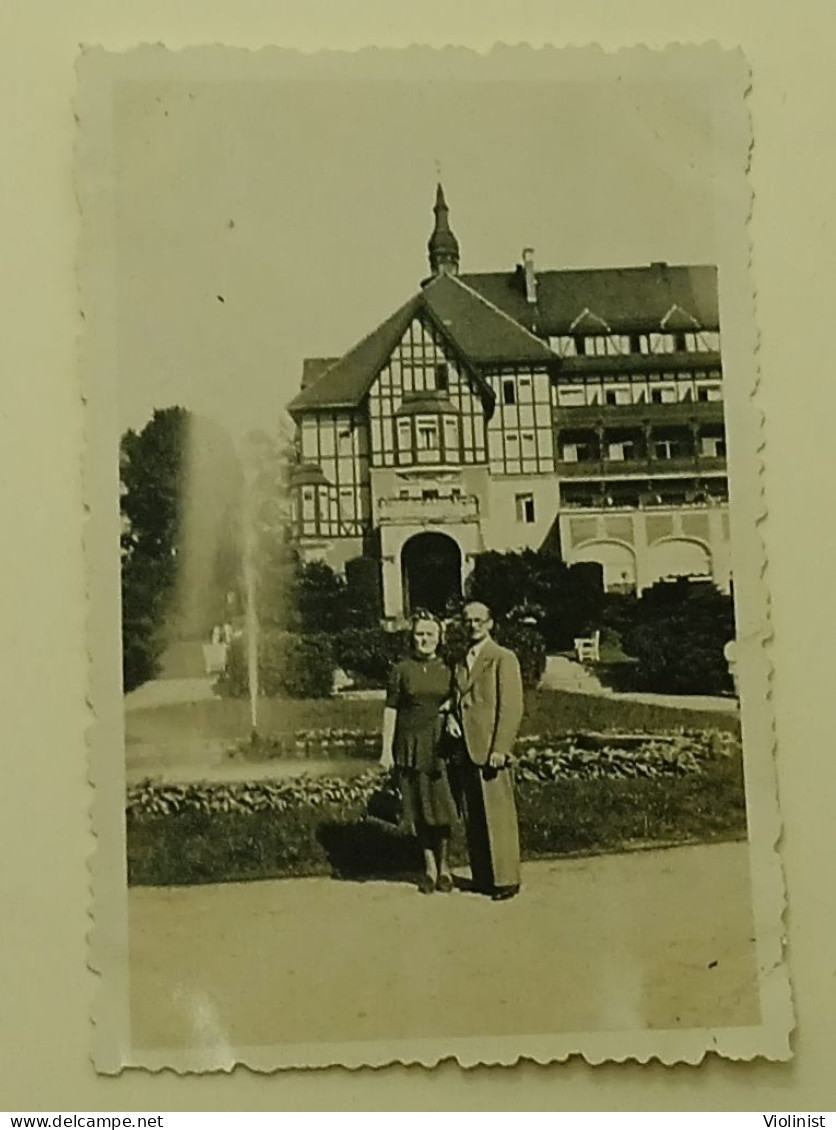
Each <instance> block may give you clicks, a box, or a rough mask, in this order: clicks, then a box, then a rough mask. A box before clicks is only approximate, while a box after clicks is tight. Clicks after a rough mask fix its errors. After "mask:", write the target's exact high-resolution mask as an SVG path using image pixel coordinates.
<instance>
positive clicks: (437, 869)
mask: <svg viewBox="0 0 836 1130" xmlns="http://www.w3.org/2000/svg"><path fill="white" fill-rule="evenodd" d="M440 642H441V624H440V623H439V621H438V620H437V619H436V618H435V616H433V615H432V613H430V612H423V611H422V612H416V613H415V615H414V616H413V617H412V655H411V656H410V657H409V658H408V659H402V660H401V662H400V663H396V664H395V666H394V668H393V669H392V675H391V678H390V680H389V690H388V692H387V695H386V708H385V710H384V712H383V756H382V757H381V764H382V765H383V766H384V767H390V766H392V765H394V768H395V773H396V776H397V781H398V787H399V789H400V792H401V799H402V801H403V810H404V821H405V823H406V824H407V826H408V827H409V829H410V831H412V832H414V833H415V835H417V837H418V841H419V843H420V844H421V848H422V849H423V852H424V869H425V873H424V875H423V876H422V877H421V881H420V883H419V884H418V889H419V890H420V891H421V892H422V893H423V894H430V893H431V892H432V891H436V890H437V891H452V889H453V879H452V876H451V875H450V865H449V862H448V857H447V848H448V844H449V842H450V827H451V825H452V823H453V821H454V820H455V818H456V810H455V805H454V802H453V795H452V793H451V791H450V784H449V781H448V779H447V766H446V764H445V762H444V761H443V759H442V758H441V756H440V753H439V743H440V739H441V734H442V729H443V718H442V715H441V714H440V713H439V711H440V708H441V707H442V705H443V704H445V703H446V702H447V701H448V699H449V697H450V686H451V682H450V680H451V673H450V669H449V667H448V666H447V664H446V663H445V662H444V660H443V659H441V658H440V657H439V656H438V655H437V651H438V645H439V643H440Z"/></svg>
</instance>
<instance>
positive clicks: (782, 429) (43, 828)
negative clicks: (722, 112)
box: [0, 0, 836, 1110]
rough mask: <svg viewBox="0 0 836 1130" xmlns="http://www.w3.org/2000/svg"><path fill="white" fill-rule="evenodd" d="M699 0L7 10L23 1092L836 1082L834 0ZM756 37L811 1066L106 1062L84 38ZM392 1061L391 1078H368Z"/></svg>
mask: <svg viewBox="0 0 836 1130" xmlns="http://www.w3.org/2000/svg"><path fill="white" fill-rule="evenodd" d="M689 8H690V6H689V5H686V4H684V3H680V2H678V0H676V2H669V3H668V4H666V5H664V6H663V5H659V4H656V3H650V2H645V0H642V2H638V0H632V2H631V4H630V5H629V12H628V11H627V10H626V9H627V6H626V5H624V6H623V5H620V4H616V3H614V2H613V3H595V2H591V0H584V2H583V3H578V4H573V3H562V4H561V5H560V6H559V8H558V6H556V5H552V4H539V3H533V2H532V3H527V4H521V5H517V6H515V7H514V9H513V10H508V9H507V6H506V5H504V4H493V3H485V2H484V0H483V2H481V3H478V4H477V3H465V2H460V3H448V4H446V5H445V4H441V3H436V2H435V0H426V2H425V3H424V4H423V5H422V6H421V7H420V9H418V8H411V7H408V6H407V5H405V4H401V3H393V2H391V0H390V2H389V3H385V4H384V3H381V4H378V5H372V4H360V3H350V2H345V3H344V4H342V5H340V6H339V7H334V6H333V5H331V4H330V3H311V2H310V0H309V2H308V3H306V4H304V5H302V4H295V3H294V4H291V3H285V4H282V5H281V6H274V9H275V10H272V11H268V10H267V7H266V6H265V5H262V4H252V5H249V4H247V3H246V2H243V3H242V2H239V3H237V4H236V5H235V7H234V10H232V9H231V8H230V6H229V5H227V4H221V3H212V4H210V3H208V2H205V0H204V2H203V3H201V4H200V5H198V4H197V3H191V2H189V3H182V4H180V5H179V6H178V9H177V11H176V12H172V11H169V10H168V6H167V5H162V4H159V5H158V4H154V3H147V4H145V5H143V7H142V9H141V11H140V10H138V9H137V10H134V6H132V5H130V4H129V3H125V2H123V0H118V2H117V0H109V2H108V3H107V4H93V3H86V4H85V3H81V2H78V3H67V4H65V5H63V6H59V5H58V4H55V5H46V4H39V3H30V4H28V5H27V6H26V7H25V8H24V6H23V4H22V2H21V0H15V3H13V4H11V5H7V7H5V8H4V9H3V11H2V13H0V43H2V48H0V49H2V51H3V62H4V66H3V69H2V72H0V74H1V76H2V77H0V82H2V83H3V86H4V94H5V105H6V107H7V113H6V115H5V116H4V122H3V129H4V131H6V132H7V133H8V134H9V135H10V136H8V137H4V145H3V153H4V155H5V158H6V164H5V170H4V172H5V176H4V177H3V178H2V183H0V193H2V194H3V207H2V209H0V222H2V224H3V227H4V229H5V230H4V231H3V244H2V245H3V247H4V249H5V255H4V267H5V270H4V272H3V277H2V282H0V286H2V288H3V298H4V302H3V306H2V310H3V315H4V316H3V320H2V321H3V332H2V336H1V337H0V358H2V363H3V369H2V371H3V396H2V399H0V420H2V444H0V451H2V459H3V467H4V471H5V475H4V488H5V489H4V491H3V494H2V498H3V514H4V518H5V521H4V523H3V528H4V534H5V536H4V538H3V539H2V558H0V567H2V574H1V575H2V576H3V578H4V582H5V584H4V589H3V592H4V600H3V606H2V617H3V619H2V623H3V626H4V629H5V631H4V633H3V635H4V641H5V644H6V647H5V649H4V658H3V674H4V676H5V678H4V680H3V687H4V690H5V691H6V693H5V694H4V696H3V700H4V703H5V706H6V709H5V710H4V711H3V714H2V717H3V738H4V741H3V748H4V750H6V751H7V756H6V761H5V764H6V779H5V782H4V784H5V788H4V789H3V800H2V804H3V828H4V833H5V836H6V843H7V845H9V846H7V850H6V852H5V853H4V866H3V868H2V872H0V878H2V883H3V888H2V889H3V899H4V902H3V905H4V909H5V910H6V914H5V915H4V931H3V938H4V942H3V947H4V952H3V959H4V960H3V969H4V973H5V974H6V976H5V977H4V981H5V982H6V985H5V986H4V1021H5V1023H4V1044H5V1045H6V1049H7V1050H6V1054H5V1057H4V1067H3V1076H4V1080H5V1085H4V1087H3V1092H4V1094H3V1100H4V1101H3V1105H5V1106H7V1107H8V1108H10V1109H32V1108H33V1107H34V1108H41V1109H65V1110H73V1109H76V1110H82V1109H88V1110H119V1109H121V1110H127V1109H131V1108H133V1109H145V1110H165V1109H178V1108H180V1109H201V1108H205V1109H233V1110H234V1109H248V1108H249V1109H284V1110H288V1109H302V1108H304V1107H306V1106H311V1107H313V1108H315V1109H324V1108H330V1109H347V1108H351V1107H354V1106H358V1107H363V1108H366V1109H368V1108H369V1107H377V1108H380V1109H397V1108H402V1109H403V1108H404V1107H406V1108H407V1109H416V1108H419V1109H420V1108H422V1107H423V1108H425V1109H431V1110H437V1109H444V1108H447V1109H454V1108H464V1109H502V1108H507V1109H521V1108H526V1107H527V1108H531V1109H561V1110H567V1109H573V1108H577V1109H595V1108H599V1109H618V1108H621V1109H624V1108H625V1107H626V1108H633V1109H636V1108H638V1109H647V1108H654V1107H657V1108H659V1109H668V1110H670V1109H676V1108H677V1107H679V1108H683V1109H700V1108H703V1109H715V1110H716V1109H734V1108H738V1109H752V1108H753V1107H756V1108H758V1109H791V1108H792V1109H796V1110H800V1109H815V1108H816V1107H817V1106H820V1107H825V1108H826V1107H827V1106H832V1105H833V1104H832V1098H831V1097H830V1096H831V1093H832V1092H831V1089H830V1088H829V1087H828V1082H829V1079H828V1072H829V1070H830V1062H831V1052H830V1046H831V1044H832V1033H833V1022H832V1019H831V1018H832V1015H833V1004H834V999H833V998H834V993H833V985H834V972H835V971H836V958H834V956H833V955H834V949H833V944H832V925H833V922H834V918H836V914H834V909H835V908H834V884H833V883H832V881H831V877H830V875H829V871H828V860H829V857H830V856H831V855H832V847H833V834H832V831H831V821H830V806H831V803H832V802H831V800H830V795H829V794H830V791H831V788H832V785H831V782H832V777H833V773H832V770H831V768H830V765H831V759H832V752H831V751H832V738H831V726H830V717H829V713H830V712H829V709H828V707H829V702H830V698H831V695H830V694H829V687H828V686H827V679H828V675H829V668H830V664H829V662H828V660H829V655H828V651H827V648H826V644H827V642H828V640H829V634H830V633H829V631H828V626H829V621H831V620H832V617H833V603H834V602H833V597H832V595H830V590H829V584H830V575H831V563H830V559H829V547H828V532H829V531H828V525H827V511H828V502H829V499H828V498H827V497H826V495H825V494H824V492H825V490H826V486H827V484H828V481H829V477H828V470H829V453H830V449H831V442H830V435H829V424H828V418H829V415H830V413H831V412H832V409H833V402H834V395H833V393H832V391H831V389H830V385H829V374H828V372H827V357H828V346H829V336H830V321H831V314H830V309H829V300H830V285H829V281H830V280H829V267H830V259H831V255H830V250H831V248H830V247H829V246H828V241H830V242H831V243H832V235H831V234H830V232H829V230H828V219H829V217H828V213H827V209H828V208H829V205H830V203H831V199H832V197H833V191H832V185H833V160H834V159H833V157H832V156H831V153H830V149H831V146H830V138H831V134H832V129H831V121H830V113H831V110H830V107H832V105H833V102H834V99H833V94H834V90H833V85H834V79H833V78H832V77H830V76H831V74H832V71H833V68H832V65H831V62H830V58H829V52H828V46H829V40H828V37H827V30H828V28H827V24H826V22H825V21H824V16H825V13H826V12H827V10H828V9H827V8H826V7H825V6H824V5H814V4H812V3H809V2H807V3H803V4H797V5H795V6H794V7H793V9H792V10H791V11H790V9H789V8H784V7H783V6H780V5H778V4H776V3H774V2H772V0H770V2H768V3H765V2H761V3H758V4H757V5H756V4H754V3H747V4H743V3H738V4H736V5H735V6H734V7H733V9H732V6H730V5H727V4H720V3H714V2H713V0H707V2H706V3H704V4H703V5H701V6H700V9H699V11H693V10H689ZM712 38H716V39H718V40H720V42H722V44H723V45H724V46H729V47H731V46H735V45H737V44H742V45H743V46H744V48H745V50H746V53H747V55H748V57H749V60H750V62H751V64H752V67H753V70H754V82H755V86H754V91H753V95H752V99H751V109H752V114H753V124H754V133H755V150H754V154H753V169H752V183H753V186H754V189H755V194H756V201H755V211H754V216H753V220H752V225H751V234H752V239H753V244H754V252H753V269H754V278H755V283H756V286H757V289H758V321H759V324H760V327H761V333H762V348H761V354H760V363H761V371H762V385H761V394H760V404H761V407H762V409H763V410H764V412H765V413H766V428H765V436H766V440H767V450H768V459H767V470H766V489H767V501H768V505H769V518H768V521H767V522H766V523H765V524H764V527H763V533H764V537H765V540H766V544H767V552H768V556H769V583H770V587H771V589H772V595H773V610H772V616H773V624H774V628H775V633H776V641H775V644H774V646H773V649H772V656H773V661H774V663H775V678H774V698H775V710H776V715H777V736H778V741H779V753H778V775H779V784H780V789H781V803H782V807H783V811H784V818H785V825H786V832H785V838H784V845H783V858H784V865H785V871H786V877H787V885H788V889H789V899H790V912H789V915H788V934H789V941H790V961H791V969H792V973H793V981H794V990H795V1000H796V1009H797V1014H798V1021H799V1032H798V1034H797V1036H796V1038H795V1049H796V1058H795V1060H794V1061H792V1062H791V1063H789V1064H766V1063H757V1064H752V1065H741V1064H731V1063H721V1062H715V1061H710V1062H708V1063H707V1064H705V1065H703V1066H702V1067H701V1068H698V1069H696V1068H689V1067H679V1068H665V1067H662V1066H661V1065H658V1064H655V1065H648V1066H646V1067H637V1066H635V1065H628V1066H620V1065H609V1066H607V1067H603V1068H601V1067H598V1068H595V1069H592V1068H589V1067H587V1066H586V1065H584V1064H583V1063H572V1064H569V1065H565V1066H559V1067H554V1068H550V1069H544V1068H538V1067H536V1066H534V1065H530V1064H526V1065H520V1066H518V1067H517V1068H514V1069H513V1070H506V1071H490V1070H488V1069H476V1070H474V1071H471V1072H463V1071H461V1070H460V1069H459V1068H458V1067H455V1066H454V1065H450V1064H448V1065H445V1066H443V1067H442V1068H441V1069H440V1070H438V1071H436V1072H434V1073H433V1074H432V1075H430V1074H428V1073H424V1072H422V1071H421V1070H420V1069H412V1070H409V1071H407V1070H404V1069H397V1068H394V1069H387V1070H386V1071H383V1072H379V1073H377V1074H376V1075H375V1076H374V1078H373V1080H371V1079H367V1078H364V1077H363V1076H356V1075H351V1074H349V1073H347V1072H345V1071H339V1070H336V1071H329V1072H325V1073H322V1072H317V1073H316V1075H312V1074H309V1075H303V1074H290V1075H282V1076H281V1077H279V1078H278V1079H271V1078H270V1077H266V1078H258V1077H256V1076H252V1075H250V1074H248V1073H247V1072H244V1071H238V1072H236V1073H235V1074H234V1075H233V1076H232V1077H227V1076H217V1077H209V1078H206V1077H204V1078H185V1079H181V1078H177V1077H176V1076H174V1075H173V1074H171V1073H163V1074H161V1075H156V1076H149V1075H147V1074H144V1073H140V1072H129V1073H127V1074H125V1075H123V1076H122V1077H120V1078H118V1079H105V1078H101V1077H97V1076H95V1074H94V1073H93V1071H92V1068H91V1066H90V1064H89V1061H88V1059H87V1048H88V1047H89V1043H90V1040H89V1026H88V1021H87V1016H88V1013H89V1007H90V1001H91V997H92V991H93V986H92V984H91V981H92V978H91V977H90V976H89V975H88V976H85V975H84V961H85V947H86V942H85V931H86V928H87V924H88V920H87V873H86V868H85V859H86V857H87V856H88V855H89V853H90V851H91V848H92V842H91V837H90V834H89V831H88V829H87V827H86V826H85V825H84V823H83V822H82V821H81V820H80V819H79V813H80V812H81V811H83V809H84V807H85V805H86V804H87V802H88V799H89V794H88V792H87V788H86V784H85V751H84V739H83V731H84V726H85V724H86V721H87V715H86V711H85V708H84V701H83V694H84V685H85V678H86V672H85V664H84V637H83V628H84V603H83V587H84V586H83V562H82V548H81V522H80V516H81V479H80V469H79V457H80V445H81V429H82V414H81V409H80V406H79V404H78V402H77V383H76V375H75V371H74V336H75V334H76V332H77V330H78V320H77V315H76V312H75V307H76V299H75V292H74V281H73V258H74V253H75V235H76V213H75V203H74V200H73V196H72V190H71V168H72V145H73V140H74V123H73V119H72V109H71V99H72V95H73V87H74V74H73V63H74V58H75V55H76V51H77V44H78V42H79V41H83V42H88V43H95V42H102V43H103V44H104V45H105V46H107V47H108V48H110V49H125V48H128V47H131V46H133V45H135V44H136V43H137V42H142V41H146V42H147V41H154V40H161V39H164V40H165V41H166V42H167V43H168V44H169V45H170V46H180V45H186V44H189V43H200V42H203V43H211V42H228V43H235V44H239V45H242V46H247V45H251V46H258V45H261V44H264V43H270V42H275V43H282V44H285V45H288V46H297V47H301V48H303V49H306V50H313V49H316V48H318V47H320V46H332V47H341V48H352V47H359V46H362V45H363V44H365V43H369V42H377V43H379V44H381V45H405V44H408V43H410V42H425V43H434V44H443V43H445V42H461V43H465V44H467V45H468V46H472V47H475V48H487V47H489V46H490V45H491V44H492V43H493V42H494V41H496V40H504V41H506V42H520V41H523V40H527V41H529V42H532V43H534V44H535V45H536V44H538V43H541V42H546V41H551V42H554V43H556V44H562V43H567V42H568V43H576V44H586V43H588V42H590V41H598V42H600V43H601V44H602V45H603V46H604V47H606V48H616V47H618V46H622V45H624V44H629V43H635V42H645V43H647V44H648V45H649V46H654V47H663V46H665V45H666V44H668V43H670V42H677V41H680V42H681V41H691V42H703V41H705V40H708V39H712ZM372 1083H373V1085H371V1084H372Z"/></svg>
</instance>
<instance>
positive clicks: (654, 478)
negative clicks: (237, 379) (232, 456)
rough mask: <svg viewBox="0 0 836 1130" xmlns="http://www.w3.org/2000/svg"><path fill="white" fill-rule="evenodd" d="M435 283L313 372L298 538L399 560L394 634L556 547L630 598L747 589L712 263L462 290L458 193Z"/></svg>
mask: <svg viewBox="0 0 836 1130" xmlns="http://www.w3.org/2000/svg"><path fill="white" fill-rule="evenodd" d="M429 259H430V268H431V275H430V277H429V278H428V279H426V280H425V281H424V282H423V283H422V284H421V287H420V289H419V290H418V292H417V293H416V294H414V295H413V296H412V297H411V298H410V299H409V300H408V301H407V302H406V303H404V304H403V305H402V306H400V307H399V308H398V309H397V310H396V311H395V312H394V313H393V314H392V315H391V316H390V317H389V318H387V319H386V320H385V321H384V322H382V323H381V324H380V325H379V326H378V327H377V328H376V329H374V330H373V331H372V332H371V333H370V334H368V336H366V337H365V338H363V339H362V340H361V341H360V342H358V344H357V345H355V346H354V347H353V348H352V349H350V350H349V351H348V352H347V353H346V354H345V355H344V356H343V357H340V358H312V359H308V360H306V361H305V363H304V367H303V375H302V389H301V391H300V392H299V394H298V395H297V396H296V397H295V398H294V400H293V401H292V402H291V404H290V405H289V411H290V413H291V415H292V416H293V418H294V420H295V422H296V425H297V428H298V432H299V463H298V465H297V467H296V468H295V472H294V476H293V498H292V519H293V526H294V537H295V540H296V543H297V545H298V547H299V550H300V552H301V554H302V556H303V557H304V558H305V559H306V560H316V559H319V560H324V561H326V562H328V563H329V564H330V565H331V566H333V567H334V568H336V569H338V570H341V569H343V568H344V567H345V564H346V563H347V562H348V561H349V560H351V559H352V558H354V557H358V556H360V555H366V556H373V557H375V558H377V559H378V560H379V562H380V567H381V578H382V592H383V606H384V613H385V616H386V618H387V620H388V621H389V622H391V623H398V622H400V621H401V620H402V619H403V618H404V617H405V616H407V615H408V614H409V611H410V609H412V608H415V607H418V606H429V607H431V608H435V609H438V610H441V609H442V608H443V607H444V604H445V603H446V601H447V600H448V599H449V598H451V597H455V596H457V595H460V593H461V591H462V586H463V583H464V580H465V579H466V576H467V573H468V572H469V570H470V569H471V568H472V564H473V559H474V556H475V555H476V554H478V553H481V552H482V551H484V550H488V549H492V550H499V551H508V550H520V549H524V548H531V549H539V548H543V547H549V548H551V549H552V550H553V551H556V552H559V554H560V555H561V556H562V558H563V560H564V561H566V562H567V563H568V564H573V563H575V562H581V561H594V562H598V563H599V564H600V565H601V567H602V570H603V581H604V585H605V587H606V588H607V589H608V590H611V591H639V592H641V591H642V590H643V589H645V588H647V587H649V586H650V585H652V584H654V583H655V582H656V581H658V580H660V579H666V578H672V577H677V576H687V577H692V578H700V579H711V580H713V582H714V583H715V584H716V585H717V587H718V588H720V589H722V590H723V591H728V589H729V586H730V583H731V563H730V539H729V525H728V521H729V519H728V505H727V503H728V487H727V475H726V446H725V444H726V441H725V429H724V417H723V379H722V365H721V358H720V327H719V316H718V302H717V274H716V269H715V268H714V267H711V266H668V265H667V264H665V263H652V264H650V266H647V267H631V268H605V269H596V270H565V271H561V270H546V271H540V270H538V269H537V268H536V266H535V260H534V252H533V251H532V250H531V249H526V250H525V251H524V252H523V255H522V261H521V263H520V264H519V265H517V266H516V267H515V268H514V269H513V270H510V271H507V272H495V273H494V272H491V273H481V274H466V273H461V272H460V269H459V246H458V242H457V240H456V238H455V236H454V235H453V232H452V230H451V228H450V223H449V213H448V208H447V204H446V201H445V199H444V193H443V190H442V188H441V186H440V185H439V187H438V191H437V197H436V203H435V226H434V230H433V233H432V236H431V238H430V241H429Z"/></svg>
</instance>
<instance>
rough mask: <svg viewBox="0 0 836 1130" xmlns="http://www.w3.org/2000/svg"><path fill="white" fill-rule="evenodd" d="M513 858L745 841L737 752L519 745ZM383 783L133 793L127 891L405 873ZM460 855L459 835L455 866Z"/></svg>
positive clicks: (576, 743)
mask: <svg viewBox="0 0 836 1130" xmlns="http://www.w3.org/2000/svg"><path fill="white" fill-rule="evenodd" d="M519 748H520V754H521V755H520V757H519V760H518V767H517V788H516V792H517V803H518V809H519V824H520V842H521V847H522V851H523V856H524V858H527V859H533V858H537V857H538V856H553V855H560V854H564V853H566V852H574V851H594V850H611V849H614V848H622V847H623V846H624V845H625V844H628V843H629V842H631V841H640V842H643V843H647V842H653V841H656V842H665V843H669V842H672V841H673V842H681V841H689V842H690V841H693V840H695V839H696V840H702V841H710V840H716V839H722V838H725V839H729V838H742V837H743V836H745V834H746V817H745V802H744V791H743V776H742V763H741V757H740V747H739V745H738V744H737V742H736V741H735V740H734V739H732V738H731V737H730V736H728V735H720V734H719V733H712V732H702V733H690V734H675V735H656V736H655V737H651V738H643V737H642V736H640V735H634V736H630V735H622V736H620V737H618V736H612V737H607V736H605V735H590V734H587V735H570V736H566V737H564V738H562V739H549V738H532V739H529V740H528V742H527V743H524V744H522V745H521V746H520V747H519ZM393 818H394V812H393V803H392V785H391V778H390V777H389V775H388V774H386V773H384V772H383V771H380V770H372V771H370V772H368V773H364V774H363V775H362V776H356V777H351V778H337V777H320V778H310V777H296V778H290V779H288V778H286V779H284V780H272V781H271V780H263V779H261V780H258V781H251V782H235V783H221V782H214V783H203V784H188V785H156V784H154V783H152V782H143V783H142V784H140V785H136V786H133V787H132V788H130V789H129V791H128V797H127V834H128V867H129V878H130V881H131V882H132V883H142V884H151V883H153V884H169V883H171V884H182V883H198V882H223V881H229V880H232V879H243V878H267V877H275V876H280V875H315V874H326V873H328V872H334V871H336V872H337V873H338V874H342V875H348V874H354V875H360V874H381V873H386V872H396V871H408V870H413V869H417V867H418V865H419V859H420V853H419V852H418V851H417V845H416V843H415V841H414V840H413V839H411V838H410V837H407V836H406V835H404V833H403V832H400V831H398V830H396V829H395V828H393V827H391V822H392V820H393ZM464 858H465V853H464V846H463V843H462V835H461V830H460V829H458V830H457V831H456V834H455V836H454V842H453V859H454V860H455V861H462V860H463V859H464Z"/></svg>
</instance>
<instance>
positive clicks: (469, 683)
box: [453, 639, 523, 765]
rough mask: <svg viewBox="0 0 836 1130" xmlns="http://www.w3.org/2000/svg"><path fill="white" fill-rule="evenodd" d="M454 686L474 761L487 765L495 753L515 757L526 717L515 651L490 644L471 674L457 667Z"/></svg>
mask: <svg viewBox="0 0 836 1130" xmlns="http://www.w3.org/2000/svg"><path fill="white" fill-rule="evenodd" d="M453 682H454V692H455V708H456V714H457V716H458V718H459V720H460V722H461V727H462V733H463V735H464V741H465V745H466V746H467V752H468V755H469V757H470V760H471V761H473V762H474V763H475V764H476V765H484V764H485V763H486V761H487V760H488V756H489V755H490V754H491V753H508V754H510V753H513V750H514V742H515V741H516V737H517V731H518V730H519V728H520V722H521V721H522V715H523V688H522V677H521V675H520V664H519V661H518V659H517V657H516V655H515V654H514V653H513V651H509V650H508V648H507V647H500V645H499V644H498V643H497V642H496V641H495V640H492V639H489V640H486V641H485V643H484V644H482V646H481V648H480V649H479V652H478V654H477V656H476V660H475V662H474V664H473V669H472V670H471V671H468V669H467V665H466V664H465V663H463V662H462V663H459V664H457V666H456V670H455V674H454V677H453Z"/></svg>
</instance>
